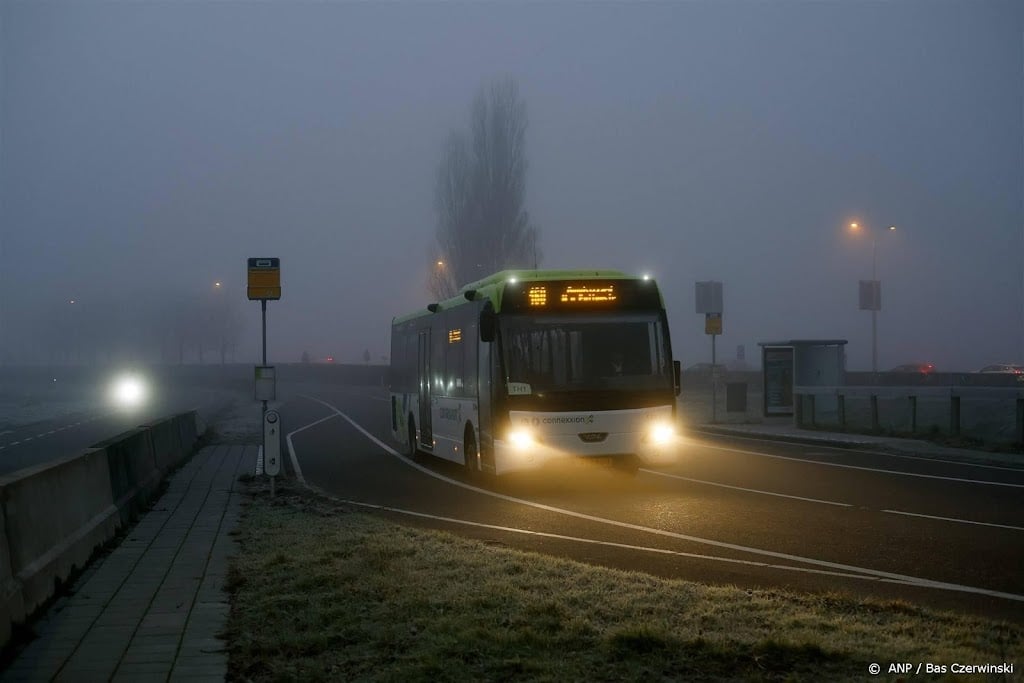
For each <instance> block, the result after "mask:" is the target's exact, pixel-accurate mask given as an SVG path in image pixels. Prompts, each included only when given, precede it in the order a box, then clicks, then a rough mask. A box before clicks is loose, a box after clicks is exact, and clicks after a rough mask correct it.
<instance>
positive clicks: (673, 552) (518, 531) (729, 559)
mask: <svg viewBox="0 0 1024 683" xmlns="http://www.w3.org/2000/svg"><path fill="white" fill-rule="evenodd" d="M337 500H338V501H340V502H342V503H347V504H349V505H358V506H360V507H366V508H372V509H374V510H384V511H386V512H395V513H398V514H402V515H410V516H412V517H422V518H424V519H434V520H438V521H441V522H450V523H452V524H462V525H465V526H474V527H479V528H482V529H494V530H496V531H507V532H509V533H513V534H524V535H527V536H543V537H544V538H555V539H558V540H561V541H574V542H576V543H590V544H593V545H604V546H609V547H612V548H625V549H626V550H641V551H643V552H649V553H658V554H661V555H677V556H679V557H690V558H693V559H697V560H709V561H712V562H727V563H731V564H743V565H748V566H751V567H765V568H767V569H782V570H785V571H792V572H805V573H808V574H824V575H827V576H840V577H843V578H847V579H860V580H862V581H883V582H886V583H898V584H900V585H904V586H916V585H917V584H914V583H908V582H906V581H898V580H896V579H886V578H881V577H878V576H867V575H864V574H848V573H846V572H832V571H825V570H823V569H812V568H810V567H794V566H793V565H788V564H771V563H768V562H755V561H753V560H740V559H737V558H734V557H721V556H718V555H702V554H700V553H687V552H683V551H681V550H668V549H667V548H653V547H651V546H643V545H631V544H629V543H616V542H615V541H600V540H598V539H596V538H580V537H579V536H566V535H564V534H553V533H549V532H546V531H532V530H530V529H519V528H517V527H508V526H499V525H497V524H484V523H483V522H472V521H470V520H468V519H456V518H454V517H442V516H440V515H429V514H427V513H425V512H415V511H413V510H403V509H401V508H393V507H390V506H387V505H376V504H374V503H364V502H361V501H358V500H346V499H343V498H338V499H337Z"/></svg>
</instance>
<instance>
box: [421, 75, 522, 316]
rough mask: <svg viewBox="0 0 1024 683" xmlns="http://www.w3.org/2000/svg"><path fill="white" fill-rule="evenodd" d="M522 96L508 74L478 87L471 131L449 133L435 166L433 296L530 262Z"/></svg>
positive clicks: (452, 291) (431, 287)
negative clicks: (436, 220) (506, 76)
mask: <svg viewBox="0 0 1024 683" xmlns="http://www.w3.org/2000/svg"><path fill="white" fill-rule="evenodd" d="M526 168H527V163H526V103H525V102H523V100H522V99H521V98H520V97H519V88H518V86H517V85H516V82H515V81H514V80H513V79H511V78H503V79H500V80H498V81H495V82H494V83H492V84H491V85H490V86H489V87H484V88H481V90H480V91H479V92H478V93H477V96H476V98H475V99H474V101H473V108H472V115H471V122H470V135H469V137H468V138H467V136H466V135H465V134H463V133H460V132H458V131H455V132H453V133H452V134H451V135H449V137H448V140H447V141H446V143H445V146H444V149H443V153H442V157H441V163H440V164H439V166H438V172H437V184H436V186H435V193H434V207H435V210H436V212H437V218H438V223H437V247H436V249H435V250H434V251H433V252H432V260H433V264H432V266H431V277H430V280H429V282H428V287H429V288H430V291H431V293H432V294H433V295H434V296H436V297H438V298H445V297H448V296H451V295H452V294H454V293H455V292H456V291H457V289H458V286H460V285H462V284H465V283H467V282H471V281H473V280H475V279H478V278H480V277H483V276H485V275H488V274H489V273H493V272H495V271H498V270H502V269H504V268H523V267H534V268H535V267H536V266H537V262H538V259H539V256H540V254H539V251H538V248H537V242H538V237H539V234H538V230H537V228H536V227H535V226H533V225H531V224H530V216H529V213H527V211H526V210H525V209H524V208H523V205H524V203H525V198H526Z"/></svg>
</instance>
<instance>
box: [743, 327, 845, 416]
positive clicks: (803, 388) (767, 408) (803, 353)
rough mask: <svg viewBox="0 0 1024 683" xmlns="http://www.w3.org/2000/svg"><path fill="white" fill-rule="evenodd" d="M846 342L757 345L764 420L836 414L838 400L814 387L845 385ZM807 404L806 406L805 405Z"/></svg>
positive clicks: (830, 340)
mask: <svg viewBox="0 0 1024 683" xmlns="http://www.w3.org/2000/svg"><path fill="white" fill-rule="evenodd" d="M846 343H847V342H846V340H845V339H788V340H785V341H770V342H758V345H759V346H760V347H761V368H762V372H763V373H764V375H763V382H764V383H763V386H764V416H765V417H779V416H787V415H789V416H792V415H795V416H796V421H797V423H798V425H799V424H800V423H802V422H803V421H804V420H803V419H802V416H803V415H805V414H807V413H808V412H809V413H810V415H811V416H812V417H811V421H812V422H813V421H814V417H813V416H814V415H815V414H817V415H819V416H822V417H823V416H825V415H827V414H829V413H834V412H837V411H838V410H839V404H838V399H837V398H836V396H835V395H834V394H833V395H831V396H828V395H822V394H818V393H816V392H815V391H814V388H816V387H837V386H842V385H844V384H846V350H845V346H846ZM807 402H809V405H807V404H806V403H807Z"/></svg>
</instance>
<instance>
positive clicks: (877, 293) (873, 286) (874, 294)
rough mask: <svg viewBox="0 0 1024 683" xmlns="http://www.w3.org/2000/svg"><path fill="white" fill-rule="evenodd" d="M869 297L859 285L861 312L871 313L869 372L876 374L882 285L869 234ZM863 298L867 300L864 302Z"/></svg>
mask: <svg viewBox="0 0 1024 683" xmlns="http://www.w3.org/2000/svg"><path fill="white" fill-rule="evenodd" d="M887 229H888V230H889V232H894V231H895V230H896V226H895V225H890V226H889V227H888V228H887ZM850 230H851V231H852V232H854V233H860V232H862V230H863V228H862V226H861V225H860V224H859V223H850ZM868 291H869V292H870V295H869V296H868V297H865V296H864V292H865V290H864V285H863V281H862V283H861V302H860V308H861V310H870V311H871V372H878V311H879V310H881V308H882V283H881V281H879V280H878V238H877V237H876V235H875V233H874V232H872V233H871V280H870V285H869V288H868ZM865 298H867V299H868V300H867V301H865Z"/></svg>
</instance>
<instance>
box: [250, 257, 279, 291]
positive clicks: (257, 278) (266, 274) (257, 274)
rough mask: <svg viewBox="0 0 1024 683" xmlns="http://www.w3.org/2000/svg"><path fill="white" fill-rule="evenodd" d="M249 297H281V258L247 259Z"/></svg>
mask: <svg viewBox="0 0 1024 683" xmlns="http://www.w3.org/2000/svg"><path fill="white" fill-rule="evenodd" d="M247 291H248V294H249V299H280V298H281V259H279V258H251V259H249V287H248V290H247Z"/></svg>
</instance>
